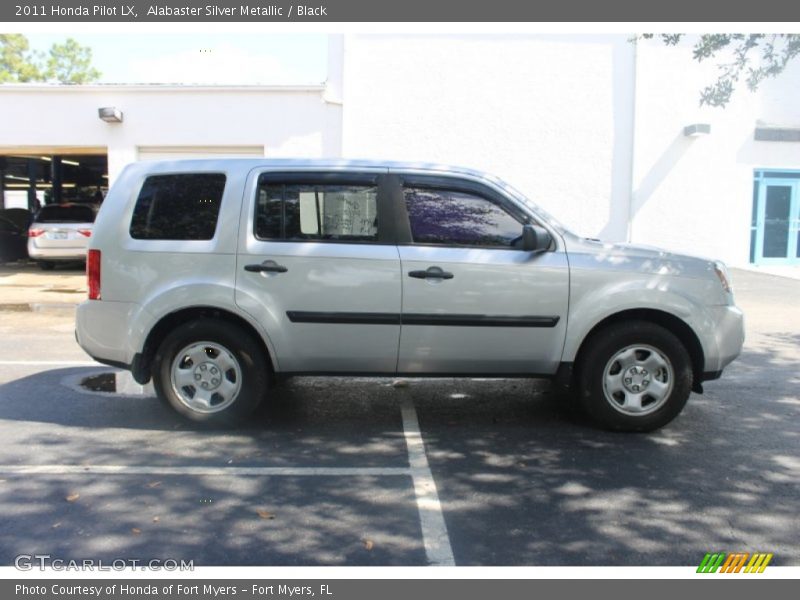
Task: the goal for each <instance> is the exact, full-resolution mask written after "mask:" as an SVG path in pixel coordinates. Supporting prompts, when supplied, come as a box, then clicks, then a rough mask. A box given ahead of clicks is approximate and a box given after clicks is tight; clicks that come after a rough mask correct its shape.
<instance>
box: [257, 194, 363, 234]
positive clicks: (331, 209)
mask: <svg viewBox="0 0 800 600" xmlns="http://www.w3.org/2000/svg"><path fill="white" fill-rule="evenodd" d="M377 204H378V188H377V187H376V186H373V185H349V184H342V185H340V184H329V183H324V184H314V183H291V184H281V183H276V182H274V181H269V180H262V181H261V182H259V186H258V199H257V202H256V221H255V234H256V237H257V238H259V239H262V240H334V241H374V240H377V239H378V205H377Z"/></svg>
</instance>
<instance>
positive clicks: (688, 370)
mask: <svg viewBox="0 0 800 600" xmlns="http://www.w3.org/2000/svg"><path fill="white" fill-rule="evenodd" d="M587 344H588V346H587V348H586V352H585V353H584V354H583V357H582V359H581V364H580V365H579V374H578V385H579V395H580V401H581V406H582V408H583V409H584V410H585V411H586V412H587V413H588V414H589V416H591V417H592V418H593V419H594V420H595V421H596V422H598V423H599V424H601V425H602V426H604V427H606V428H609V429H614V430H618V431H653V430H654V429H658V428H659V427H663V426H664V425H666V424H667V423H669V422H670V421H672V420H673V419H674V418H675V417H676V416H678V414H679V413H680V412H681V410H683V407H684V406H685V404H686V401H687V400H688V398H689V394H690V393H691V390H692V377H693V374H692V364H691V360H690V357H689V353H688V352H687V351H686V348H685V347H684V346H683V344H682V343H681V341H680V340H679V339H678V338H677V337H676V336H675V335H674V334H673V333H671V332H670V331H668V330H667V329H665V328H663V327H661V326H660V325H656V324H654V323H649V322H644V321H637V322H629V323H618V324H615V325H611V326H609V327H607V328H605V329H603V330H602V331H600V332H598V333H596V334H595V335H593V337H592V338H591V339H590V340H589V341H588V342H587Z"/></svg>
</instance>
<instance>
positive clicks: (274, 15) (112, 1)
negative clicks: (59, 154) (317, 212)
mask: <svg viewBox="0 0 800 600" xmlns="http://www.w3.org/2000/svg"><path fill="white" fill-rule="evenodd" d="M0 21H3V22H6V23H7V24H8V23H36V22H98V21H105V22H182V23H209V22H228V23H246V22H329V23H337V22H441V23H444V22H462V23H468V22H573V23H578V22H605V23H609V22H648V23H650V22H652V23H656V22H707V23H715V24H716V23H719V22H724V23H744V22H759V21H761V22H764V21H769V22H791V21H795V22H797V21H800V2H787V1H786V0H760V1H759V2H729V1H723V0H671V1H670V2H643V1H642V0H560V1H559V2H548V1H544V0H539V1H531V0H527V1H526V0H491V1H483V2H479V1H476V0H402V1H400V2H398V1H384V2H381V1H379V0H308V1H307V2H294V1H285V0H241V1H237V0H216V1H215V0H122V1H117V0H108V1H102V0H100V1H98V0H88V1H85V0H83V1H82V0H40V1H36V0H10V2H5V1H4V2H3V3H2V4H1V5H0ZM791 29H792V28H791V27H788V26H787V32H790V31H788V30H791Z"/></svg>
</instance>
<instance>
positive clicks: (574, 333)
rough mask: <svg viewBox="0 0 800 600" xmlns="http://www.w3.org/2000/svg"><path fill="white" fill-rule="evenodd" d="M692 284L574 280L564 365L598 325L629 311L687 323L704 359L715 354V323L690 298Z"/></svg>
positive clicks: (666, 279)
mask: <svg viewBox="0 0 800 600" xmlns="http://www.w3.org/2000/svg"><path fill="white" fill-rule="evenodd" d="M691 287H692V283H691V280H690V281H688V282H687V281H683V280H681V278H676V277H673V276H669V275H648V276H646V277H641V276H636V277H629V278H622V279H618V280H616V281H613V282H610V283H609V282H603V281H602V280H601V278H600V277H592V276H591V274H587V275H586V276H584V277H583V278H581V277H573V285H572V293H571V296H570V311H569V317H568V318H569V324H568V333H567V339H566V343H565V345H564V352H563V355H562V362H573V361H574V360H575V357H576V355H577V354H578V351H579V350H580V347H581V344H582V343H583V341H584V340H585V339H586V337H587V336H588V335H589V333H590V332H591V331H592V329H594V328H595V327H596V326H597V325H598V324H599V323H601V322H602V321H604V320H605V319H607V318H609V317H612V316H614V315H616V314H619V313H622V312H625V311H629V310H642V309H646V310H656V311H660V312H663V313H667V314H669V315H672V316H673V317H676V318H678V319H680V320H681V321H683V322H684V323H686V324H687V325H688V326H689V327H690V328H691V329H692V331H693V332H694V333H695V335H696V336H697V338H698V340H699V341H700V345H701V348H702V350H703V355H704V356H709V355H710V354H714V353H715V348H714V345H715V343H716V342H715V335H714V320H713V318H712V316H711V314H710V311H709V310H708V309H707V307H705V306H703V305H701V304H699V303H697V302H696V301H694V300H693V299H692V297H691V293H690V292H689V289H687V288H691Z"/></svg>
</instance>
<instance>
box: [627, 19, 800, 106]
mask: <svg viewBox="0 0 800 600" xmlns="http://www.w3.org/2000/svg"><path fill="white" fill-rule="evenodd" d="M683 35H684V34H680V33H677V34H662V35H660V36H659V37H660V39H661V41H662V42H664V44H666V45H668V46H675V45H677V44H678V43H679V42H680V41H681V38H682V37H683ZM642 37H644V38H646V39H651V38H653V37H655V36H654V35H653V34H646V35H644V36H642ZM798 55H800V34H789V33H787V34H779V33H776V34H763V33H750V34H745V33H721V34H706V35H701V36H700V37H699V39H698V40H697V42H695V44H694V46H693V47H692V56H693V58H694V59H695V60H696V61H698V62H702V61H704V60H709V59H717V60H719V62H718V65H717V68H718V69H719V75H718V77H717V80H716V81H715V82H714V83H712V84H711V85H708V86H706V87H705V88H703V90H702V91H701V92H700V104H707V105H709V106H725V105H726V104H728V102H730V99H731V96H732V95H733V92H734V90H735V89H736V86H737V85H738V84H739V82H740V81H744V82H745V84H746V85H747V87H748V88H749V89H750V90H751V91H755V90H756V89H758V86H759V85H760V84H761V83H762V82H763V81H764V80H765V79H768V78H771V77H776V76H778V75H780V74H781V73H782V72H783V71H784V69H785V68H786V65H788V64H789V62H790V61H791V60H792V59H794V58H795V57H797V56H798Z"/></svg>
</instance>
